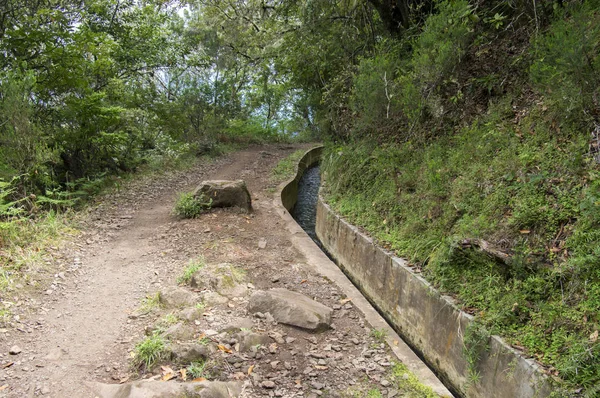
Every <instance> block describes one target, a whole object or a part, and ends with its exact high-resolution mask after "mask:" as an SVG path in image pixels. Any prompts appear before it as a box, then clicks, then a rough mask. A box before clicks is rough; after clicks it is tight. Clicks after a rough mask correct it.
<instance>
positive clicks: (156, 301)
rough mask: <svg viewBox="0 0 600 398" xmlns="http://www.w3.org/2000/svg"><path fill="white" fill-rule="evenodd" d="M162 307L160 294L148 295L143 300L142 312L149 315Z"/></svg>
mask: <svg viewBox="0 0 600 398" xmlns="http://www.w3.org/2000/svg"><path fill="white" fill-rule="evenodd" d="M159 307H160V293H155V294H153V295H148V296H146V297H145V298H144V300H142V305H141V306H140V312H141V313H144V314H147V313H149V312H151V311H153V310H155V309H156V308H159Z"/></svg>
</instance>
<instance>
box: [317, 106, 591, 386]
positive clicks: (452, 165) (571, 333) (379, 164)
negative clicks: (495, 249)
mask: <svg viewBox="0 0 600 398" xmlns="http://www.w3.org/2000/svg"><path fill="white" fill-rule="evenodd" d="M507 103H508V104H509V103H510V102H507ZM507 103H505V102H504V101H500V102H498V103H497V104H496V105H494V106H493V107H492V108H491V111H490V113H489V114H488V115H487V116H486V117H485V118H481V119H480V120H479V121H477V122H476V123H473V124H472V125H470V126H467V127H464V128H463V129H461V130H460V131H459V132H458V133H457V134H456V135H454V136H450V137H442V138H438V139H437V140H435V141H434V142H431V143H429V144H428V145H424V146H423V145H420V146H416V145H415V144H412V143H410V142H408V143H406V144H402V145H398V144H387V145H378V146H375V145H373V144H372V143H369V142H365V141H361V142H357V143H355V144H348V145H343V146H339V145H338V146H333V145H329V147H328V148H327V150H326V153H325V154H324V156H323V161H322V170H323V173H324V176H325V178H324V179H325V181H326V185H325V189H326V190H325V193H326V195H327V198H328V201H329V202H330V203H331V204H332V205H333V207H334V208H335V209H336V210H337V211H339V212H340V213H341V214H343V215H344V216H345V217H348V218H349V219H350V220H351V221H352V222H353V223H355V224H357V225H360V226H362V227H364V228H365V229H366V230H368V231H369V232H370V233H371V234H372V235H373V236H375V237H376V238H377V239H378V240H379V241H381V242H382V243H383V244H384V245H385V246H386V247H389V248H390V249H393V250H395V251H396V252H398V253H399V254H401V255H402V256H405V257H408V258H409V259H410V260H411V261H412V262H414V263H416V264H420V265H421V266H424V274H425V275H426V277H427V278H428V279H429V280H430V281H432V282H434V283H435V284H437V286H438V287H439V288H441V289H442V290H443V291H446V292H451V293H452V294H454V295H456V296H457V297H458V298H459V299H460V300H461V302H462V306H463V308H464V309H466V310H467V311H469V312H472V313H476V314H477V315H478V316H479V319H480V322H481V323H482V324H483V325H484V326H485V327H486V328H487V329H488V330H489V331H490V332H492V333H499V334H501V335H502V336H504V337H505V338H507V339H508V340H509V341H511V342H512V343H513V344H516V345H520V346H523V347H525V349H526V351H527V352H528V353H529V354H530V355H532V356H535V357H536V358H538V359H540V360H541V361H543V362H544V363H546V364H547V365H551V366H554V367H555V368H556V369H558V371H559V373H560V375H561V377H563V378H564V379H565V380H566V381H567V383H569V384H570V385H571V386H574V385H580V386H591V385H594V384H595V383H597V382H598V381H599V380H600V378H599V377H600V374H599V373H598V368H597V366H595V365H594V361H595V360H594V358H595V357H594V356H586V355H584V354H583V353H584V352H588V353H589V352H592V353H593V352H596V350H597V349H598V343H597V342H592V341H591V340H589V336H590V335H592V334H593V333H594V332H595V330H597V329H598V322H599V320H598V317H597V314H598V309H600V296H599V295H598V286H600V278H599V276H600V275H599V274H598V272H597V269H598V261H597V256H598V254H599V253H598V248H597V245H596V242H597V241H598V238H600V236H598V233H597V226H598V225H600V224H599V223H600V218H599V217H598V214H600V212H599V211H598V202H599V201H598V198H600V190H599V189H600V188H599V187H600V184H599V183H598V179H599V178H600V173H598V171H597V170H596V168H597V167H596V166H595V165H594V164H593V163H590V162H588V161H586V160H585V159H584V158H583V157H582V156H581V154H582V153H586V152H587V148H588V142H587V137H585V136H584V137H582V136H578V135H577V134H573V133H572V132H571V131H565V130H563V131H562V132H561V133H560V134H559V133H558V132H557V131H556V126H555V124H554V123H553V122H552V119H551V118H550V120H547V121H546V120H544V116H543V115H545V114H544V111H543V110H542V109H539V108H538V109H535V108H534V109H532V110H531V111H530V112H531V113H530V115H529V116H527V117H525V118H524V119H523V120H522V121H521V124H520V126H515V125H514V124H513V121H512V118H510V117H507V116H504V115H510V113H508V112H507V111H506V109H507ZM540 107H541V106H540ZM533 123H535V133H531V134H527V135H526V136H525V135H521V134H520V133H519V131H520V130H522V129H523V130H526V131H527V129H529V128H530V126H532V125H533ZM467 238H468V239H483V240H486V241H489V242H493V244H494V245H498V246H499V248H500V249H499V250H502V251H506V252H508V253H510V255H511V260H510V261H509V262H508V263H506V264H504V263H502V262H499V261H498V260H497V259H496V258H494V257H493V256H490V255H489V254H487V253H485V252H482V251H478V250H474V249H465V248H464V247H463V246H462V245H460V244H459V243H460V242H462V241H463V240H464V239H467ZM497 242H501V243H497ZM500 245H502V246H500ZM475 346H476V345H475ZM469 357H471V358H473V363H475V362H476V361H475V356H473V355H470V356H469Z"/></svg>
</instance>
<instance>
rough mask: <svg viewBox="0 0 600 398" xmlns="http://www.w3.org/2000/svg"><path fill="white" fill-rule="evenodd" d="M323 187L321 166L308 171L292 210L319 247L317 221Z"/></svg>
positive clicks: (304, 175) (302, 179)
mask: <svg viewBox="0 0 600 398" xmlns="http://www.w3.org/2000/svg"><path fill="white" fill-rule="evenodd" d="M320 186H321V170H320V167H319V165H318V164H317V165H315V166H312V167H310V168H308V169H306V171H304V174H303V175H302V177H301V178H300V181H299V182H298V201H297V202H296V206H294V209H293V210H292V216H293V217H294V219H295V220H296V222H297V223H298V225H300V226H301V227H302V229H303V230H304V231H306V233H307V234H308V235H309V236H310V237H311V238H312V240H314V241H315V242H316V243H317V244H318V245H319V246H321V242H319V239H318V238H317V234H316V232H315V225H316V220H317V199H318V197H319V187H320Z"/></svg>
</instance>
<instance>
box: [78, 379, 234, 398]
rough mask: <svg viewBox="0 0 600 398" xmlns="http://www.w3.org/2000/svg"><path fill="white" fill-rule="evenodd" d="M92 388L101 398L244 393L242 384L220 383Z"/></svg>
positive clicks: (225, 397) (215, 397) (205, 397)
mask: <svg viewBox="0 0 600 398" xmlns="http://www.w3.org/2000/svg"><path fill="white" fill-rule="evenodd" d="M90 387H92V390H94V392H95V393H96V394H98V397H99V398H180V397H187V396H193V397H199V398H234V397H239V396H240V394H241V392H242V386H241V384H240V383H236V382H227V383H225V382H220V381H202V382H199V383H193V382H188V383H179V382H176V381H170V382H164V381H160V380H142V381H135V382H132V383H126V384H120V385H119V384H103V383H90Z"/></svg>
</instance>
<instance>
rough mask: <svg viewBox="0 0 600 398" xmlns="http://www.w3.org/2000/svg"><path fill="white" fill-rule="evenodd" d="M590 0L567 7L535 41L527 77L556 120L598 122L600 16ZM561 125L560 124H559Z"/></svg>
mask: <svg viewBox="0 0 600 398" xmlns="http://www.w3.org/2000/svg"><path fill="white" fill-rule="evenodd" d="M597 10H598V9H597V4H594V2H592V1H587V2H583V4H577V3H574V4H570V5H569V7H568V8H567V9H565V10H562V11H561V14H562V15H561V17H562V18H559V19H558V20H556V21H555V22H554V23H552V25H551V26H550V28H549V29H548V31H547V33H546V34H544V35H541V36H539V37H538V38H537V40H536V41H535V43H534V46H533V49H532V52H533V56H534V57H535V61H534V62H533V64H532V65H531V69H530V75H531V79H532V80H533V82H534V84H535V85H536V87H538V88H539V89H540V90H542V91H543V92H544V94H545V95H546V96H547V97H548V99H549V101H550V103H549V105H550V107H551V108H552V110H553V111H554V112H556V114H557V117H558V118H559V119H565V118H566V119H567V120H568V121H569V122H571V123H574V124H575V125H577V126H585V125H586V123H584V121H585V122H587V124H588V125H589V123H590V122H595V123H596V124H598V123H599V122H600V104H599V103H598V95H599V94H600V92H599V91H598V90H599V89H598V87H600V50H599V49H600V15H599V14H598V11H597ZM569 13H570V15H569ZM561 124H562V122H561Z"/></svg>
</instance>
